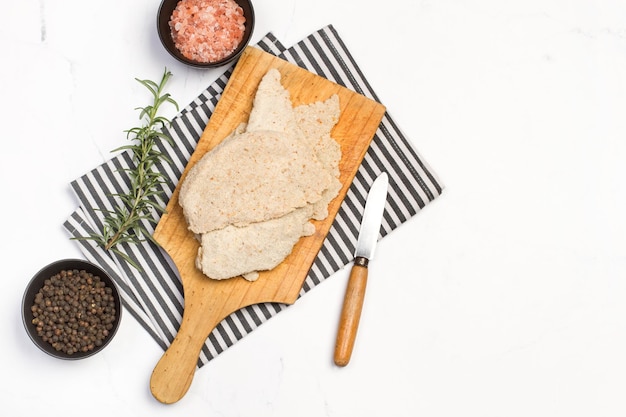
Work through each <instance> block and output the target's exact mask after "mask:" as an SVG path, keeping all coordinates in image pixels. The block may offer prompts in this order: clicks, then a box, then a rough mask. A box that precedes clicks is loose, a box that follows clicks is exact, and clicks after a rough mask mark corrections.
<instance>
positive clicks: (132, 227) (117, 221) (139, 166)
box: [74, 68, 178, 269]
mask: <svg viewBox="0 0 626 417" xmlns="http://www.w3.org/2000/svg"><path fill="white" fill-rule="evenodd" d="M171 76H172V74H171V72H169V71H168V70H167V68H166V69H165V71H164V73H163V76H162V77H161V80H160V82H159V83H156V82H154V81H151V80H141V79H138V78H135V80H137V81H138V82H139V83H140V84H141V85H143V86H144V87H145V88H146V89H147V90H148V91H149V92H150V94H151V95H152V103H151V104H149V105H147V106H145V107H138V108H136V109H135V110H139V119H140V120H143V122H144V124H143V125H142V126H135V127H132V128H130V129H128V130H126V131H125V133H126V137H127V139H129V140H131V141H132V142H133V143H131V144H128V145H123V146H120V147H118V148H116V149H114V150H113V151H112V152H120V151H129V152H131V153H132V160H133V162H134V164H135V166H134V167H130V168H120V172H124V173H126V174H127V175H128V177H129V179H130V189H129V191H128V192H127V193H118V194H112V195H111V196H112V197H114V198H115V199H116V200H117V201H118V202H119V205H118V206H116V207H114V208H113V209H111V210H108V209H103V208H95V210H99V211H100V212H102V213H103V216H104V220H103V228H102V231H101V232H100V233H89V234H88V235H87V236H80V237H76V238H74V239H76V240H92V241H94V242H95V243H97V244H98V245H100V246H102V247H103V248H104V249H106V250H110V251H112V252H113V253H116V254H117V255H119V256H120V257H121V258H122V259H124V260H125V261H126V262H128V263H129V264H130V265H132V266H133V267H134V268H136V269H140V268H139V265H137V263H136V262H134V261H133V260H132V259H131V258H130V257H129V256H128V255H126V254H125V253H124V252H123V251H122V250H120V249H119V248H118V247H117V245H119V244H122V243H124V244H135V243H139V242H143V241H146V240H149V241H151V242H154V243H156V242H155V241H154V239H153V238H152V236H151V234H150V232H149V230H148V229H147V228H146V227H145V226H144V223H148V224H155V223H156V220H155V217H154V214H162V213H164V212H165V207H164V198H165V191H164V189H163V185H165V184H167V183H168V180H167V178H166V177H165V176H164V175H163V174H162V173H160V172H158V170H157V169H156V167H157V166H158V165H159V164H162V163H168V164H170V163H171V160H170V159H169V158H168V157H167V156H166V155H165V154H164V153H162V152H161V151H160V150H159V149H158V147H157V146H158V143H159V142H162V141H165V142H167V143H169V144H173V143H172V140H171V138H170V137H169V136H167V135H166V134H164V133H163V132H162V131H161V130H162V129H163V128H165V127H166V126H169V124H170V121H169V119H167V118H165V117H163V116H159V115H158V114H157V113H158V111H159V109H160V107H161V106H162V105H163V104H165V103H169V104H171V105H173V106H174V107H175V108H176V110H177V111H178V104H177V103H176V101H175V100H174V99H172V97H171V96H170V94H169V93H164V92H163V89H164V88H165V85H166V84H167V81H168V80H169V78H170V77H171Z"/></svg>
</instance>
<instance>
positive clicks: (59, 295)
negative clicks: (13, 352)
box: [31, 270, 118, 355]
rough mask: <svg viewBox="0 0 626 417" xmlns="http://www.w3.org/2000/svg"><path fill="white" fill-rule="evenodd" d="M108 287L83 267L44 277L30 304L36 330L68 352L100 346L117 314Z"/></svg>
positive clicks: (88, 349)
mask: <svg viewBox="0 0 626 417" xmlns="http://www.w3.org/2000/svg"><path fill="white" fill-rule="evenodd" d="M111 292H112V291H111V288H109V287H107V286H106V284H105V283H104V282H103V281H102V280H101V279H100V277H98V276H97V275H94V274H91V273H89V272H86V271H84V270H80V271H79V270H63V271H60V272H59V273H58V274H56V275H54V276H52V277H51V278H50V279H47V280H46V281H45V283H44V285H43V287H42V288H41V289H40V290H39V292H38V293H37V294H36V295H35V301H34V303H33V305H32V307H31V312H32V313H33V317H34V318H33V320H32V323H33V325H35V326H36V330H37V334H38V335H39V336H40V337H41V338H42V340H44V341H45V342H48V343H50V344H51V345H52V347H53V348H54V349H55V350H57V351H62V352H64V353H66V354H67V355H73V354H74V353H78V352H89V351H91V350H93V349H94V348H95V347H96V346H101V345H102V344H103V343H104V341H105V340H106V337H107V336H108V335H109V330H110V329H111V328H112V326H111V323H113V322H114V321H115V319H116V316H117V313H118V312H117V311H116V309H115V303H114V301H113V297H110V294H111Z"/></svg>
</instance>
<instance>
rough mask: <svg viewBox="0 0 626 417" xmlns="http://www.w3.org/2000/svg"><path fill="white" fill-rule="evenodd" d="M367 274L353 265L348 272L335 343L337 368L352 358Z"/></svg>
mask: <svg viewBox="0 0 626 417" xmlns="http://www.w3.org/2000/svg"><path fill="white" fill-rule="evenodd" d="M368 273H369V271H368V269H367V267H365V266H360V265H353V266H352V270H351V271H350V277H349V279H348V285H347V287H346V293H345V295H344V298H343V306H342V308H341V317H340V319H339V327H338V328H337V340H336V342H335V355H334V361H335V365H337V366H346V365H347V364H348V362H350V358H351V357H352V350H353V349H354V342H355V340H356V334H357V331H358V329H359V322H360V321H361V311H363V301H364V300H365V289H366V287H367V278H368Z"/></svg>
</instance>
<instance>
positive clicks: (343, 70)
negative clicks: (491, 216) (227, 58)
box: [64, 26, 442, 366]
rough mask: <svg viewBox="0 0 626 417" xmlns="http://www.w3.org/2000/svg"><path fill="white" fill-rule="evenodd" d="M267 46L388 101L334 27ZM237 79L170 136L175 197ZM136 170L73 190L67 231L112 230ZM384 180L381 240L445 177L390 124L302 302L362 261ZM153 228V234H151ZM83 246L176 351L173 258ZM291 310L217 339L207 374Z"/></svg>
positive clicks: (142, 247) (233, 324) (241, 320)
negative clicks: (111, 212) (372, 206)
mask: <svg viewBox="0 0 626 417" xmlns="http://www.w3.org/2000/svg"><path fill="white" fill-rule="evenodd" d="M257 46H258V47H259V48H261V49H263V50H265V51H267V52H269V53H272V54H274V55H277V56H280V57H281V58H283V59H286V60H287V61H290V62H292V63H295V64H296V65H299V66H301V67H303V68H305V69H307V70H309V71H311V72H313V73H316V74H319V75H321V76H323V77H325V78H327V79H329V80H331V81H334V82H336V83H338V84H341V85H343V86H345V87H347V88H350V89H352V90H353V91H356V92H358V93H360V94H363V95H365V96H367V97H370V98H372V99H375V100H378V99H377V97H376V94H375V93H374V91H373V90H372V88H371V86H370V85H369V84H368V82H367V80H366V79H365V77H364V76H363V74H362V73H361V70H360V69H359V67H358V66H357V64H356V62H355V61H354V59H353V58H352V56H351V55H350V52H349V51H348V49H347V48H346V46H345V45H344V43H343V41H342V40H341V38H340V37H339V35H338V33H337V31H336V30H335V28H334V27H333V26H327V27H324V28H322V29H320V30H319V31H317V32H315V33H313V34H311V35H310V36H308V37H307V38H306V39H304V40H302V41H301V42H299V43H298V44H297V45H295V46H293V47H291V48H289V49H285V48H284V47H283V46H282V45H281V44H280V42H279V41H278V40H277V39H276V38H275V37H274V36H273V35H272V34H271V33H270V34H268V35H267V36H266V37H265V38H264V39H262V40H261V41H260V42H259V44H258V45H257ZM231 73H232V67H231V68H229V69H227V70H226V71H225V73H224V74H223V75H222V76H221V77H219V79H218V80H216V81H215V82H214V83H213V84H212V85H211V86H210V87H208V88H207V89H206V90H205V91H204V92H203V93H202V94H201V95H200V96H198V97H197V98H196V99H195V100H194V101H193V102H192V103H190V104H189V105H188V106H187V107H186V108H185V109H184V110H182V111H181V112H180V113H179V114H178V115H177V116H176V117H175V118H174V119H173V120H172V125H171V127H170V128H169V129H168V130H167V132H166V133H168V134H169V135H170V136H171V137H172V139H173V141H174V144H175V145H174V146H173V147H170V146H169V145H167V144H165V145H163V146H162V149H161V150H162V151H163V152H165V153H166V154H168V156H170V158H171V160H172V164H171V165H167V166H165V165H163V166H160V167H158V169H159V170H160V171H161V172H163V173H164V174H165V175H166V176H167V177H168V178H169V180H170V183H169V184H167V185H166V186H165V187H166V188H165V189H164V191H165V193H166V195H167V196H168V197H169V196H171V194H172V192H173V190H174V188H175V187H176V184H177V182H178V179H179V178H180V176H181V174H182V172H183V170H184V168H185V166H186V164H187V161H188V160H189V157H190V156H191V154H192V153H193V151H194V149H195V146H196V144H197V142H198V140H199V138H200V136H201V134H202V132H203V130H204V128H205V126H206V124H207V123H208V120H209V118H210V117H211V114H212V112H213V110H214V109H215V106H216V104H217V102H218V100H219V99H220V96H221V94H222V92H223V90H224V88H225V86H226V84H227V82H228V79H229V76H230V75H231ZM132 164H133V162H132V159H131V155H130V153H128V152H127V153H121V154H119V155H117V156H115V157H114V158H113V159H111V160H110V161H108V162H106V163H104V164H103V165H101V166H99V167H97V168H96V169H94V170H92V171H91V172H88V173H87V174H85V175H84V176H82V177H80V178H78V179H77V180H75V181H73V182H72V184H71V187H72V189H73V190H74V192H75V193H76V196H77V197H78V199H79V201H80V207H79V208H78V209H77V210H76V211H75V212H74V213H72V215H71V216H70V217H69V218H68V219H67V221H66V222H65V223H64V227H65V229H66V230H67V231H68V232H69V234H70V235H71V236H72V237H80V236H87V235H88V234H89V233H90V232H91V231H93V230H101V229H102V225H103V218H102V213H101V211H100V210H98V209H102V208H107V209H109V208H112V207H114V206H115V205H116V204H117V202H116V200H115V197H112V196H113V195H115V194H119V193H123V192H126V191H127V190H128V188H129V180H128V177H127V175H126V174H125V172H124V169H125V168H128V167H131V166H132ZM381 172H387V173H388V174H389V179H390V188H389V195H388V198H387V205H386V208H385V214H384V219H383V225H382V228H381V237H384V236H385V235H387V234H388V233H389V232H391V231H392V230H393V229H395V228H396V227H398V226H400V225H401V224H402V223H403V222H405V221H406V220H408V219H409V218H410V217H412V216H413V215H415V214H416V213H417V212H418V211H419V210H420V209H421V208H423V207H424V206H425V205H426V204H428V203H429V202H431V201H433V200H434V199H435V198H436V197H438V196H439V195H440V194H441V192H442V185H441V184H440V182H439V180H438V179H437V176H436V175H435V174H434V173H433V171H432V170H431V169H430V168H429V166H428V165H427V164H426V163H425V162H424V160H423V159H422V158H421V157H420V156H419V155H418V153H417V152H416V151H415V149H414V148H413V147H412V146H411V144H410V143H409V141H408V140H407V139H406V138H405V136H404V135H403V133H402V132H401V131H400V129H399V128H398V126H397V125H396V124H395V123H394V121H393V119H392V118H391V117H390V115H389V114H385V116H384V118H383V121H382V123H381V124H380V126H379V129H378V131H377V132H376V135H375V137H374V139H373V141H372V144H371V146H370V149H369V150H368V152H367V154H366V156H365V159H364V160H363V163H362V165H361V167H360V168H359V170H358V173H357V175H356V177H355V179H354V182H353V184H352V185H351V187H350V189H349V192H348V194H347V196H346V198H345V200H344V202H343V204H342V206H341V208H340V211H339V213H338V214H337V217H336V219H335V222H334V223H333V226H332V228H331V230H330V233H329V234H328V237H327V239H326V241H325V242H324V245H323V247H322V249H321V251H320V253H319V255H318V256H317V258H316V260H315V262H314V264H313V266H312V268H311V270H310V272H309V274H308V276H307V278H306V281H305V282H304V285H303V287H302V290H301V292H300V296H302V295H304V294H305V293H306V292H308V291H309V290H310V289H312V288H313V287H315V286H316V285H317V284H319V283H320V282H322V281H323V280H324V279H326V278H328V277H329V276H331V275H332V274H333V273H334V272H336V271H338V270H339V269H341V268H343V267H344V266H345V265H346V264H348V263H349V262H351V261H352V258H353V252H354V245H355V242H356V240H357V233H358V230H359V225H360V220H361V214H362V212H363V207H364V205H365V199H366V197H367V192H368V190H369V187H370V184H371V183H372V182H373V181H374V179H375V178H376V177H377V176H378V174H379V173H381ZM146 227H147V228H148V230H151V231H152V230H153V227H152V226H151V225H149V224H147V225H146ZM76 242H77V243H78V244H79V245H80V249H81V251H82V252H83V254H84V255H85V257H86V258H87V259H88V260H90V261H91V262H94V263H96V264H98V265H100V266H101V267H102V268H103V269H105V270H106V271H108V272H109V273H110V274H111V275H112V276H113V278H114V279H115V281H116V282H117V284H118V286H119V289H120V292H121V294H122V296H123V304H124V306H125V310H127V311H128V312H129V313H130V314H131V315H132V316H133V317H135V319H136V320H138V322H139V323H140V324H141V325H142V326H143V327H144V328H145V329H146V331H148V332H149V333H150V335H151V336H152V337H153V338H154V339H155V341H156V342H157V343H158V344H159V345H160V346H161V347H162V348H163V349H166V348H167V347H168V346H169V344H170V343H171V342H172V340H173V339H174V336H175V335H176V332H177V330H178V328H179V326H180V322H181V318H182V313H183V306H184V298H183V291H182V284H181V282H180V279H179V277H178V276H177V273H176V268H175V267H174V266H173V265H172V263H171V261H170V260H169V258H168V256H167V255H166V254H165V253H163V252H162V251H161V249H160V248H158V247H157V246H155V245H153V244H151V243H149V242H144V243H142V244H137V245H126V246H123V248H122V250H123V251H124V252H125V253H126V254H127V255H128V256H130V257H131V258H132V259H134V260H135V261H136V262H137V263H138V264H139V265H140V266H141V269H142V271H141V272H140V271H138V270H137V269H135V268H133V267H132V266H130V265H128V263H127V262H125V261H124V260H123V259H122V258H121V257H119V256H116V255H114V254H112V253H109V252H106V251H104V250H103V249H102V248H100V247H98V246H97V245H96V244H94V243H93V242H91V241H88V240H76ZM285 307H286V306H285V305H282V304H277V303H264V304H257V305H253V306H250V307H247V308H244V309H242V310H240V311H237V312H235V313H233V314H231V315H230V316H229V317H227V318H226V319H225V320H223V321H222V322H221V323H220V324H219V325H218V326H217V328H216V329H215V330H214V331H213V332H212V333H211V334H210V336H209V338H208V339H207V341H206V343H205V345H204V348H203V349H202V352H201V355H200V358H199V362H198V366H202V365H204V364H206V363H207V362H208V361H210V360H211V359H212V358H214V357H215V356H217V355H218V354H219V353H221V352H222V351H224V350H225V349H227V348H228V347H229V346H231V345H232V344H234V343H235V342H237V341H238V340H240V339H242V338H243V337H244V336H245V335H247V334H248V333H250V332H251V331H253V330H254V329H256V328H257V327H258V326H260V325H261V324H262V323H264V322H266V321H267V320H269V319H270V318H271V317H273V316H274V315H275V314H277V313H278V312H280V311H281V310H283V309H284V308H285Z"/></svg>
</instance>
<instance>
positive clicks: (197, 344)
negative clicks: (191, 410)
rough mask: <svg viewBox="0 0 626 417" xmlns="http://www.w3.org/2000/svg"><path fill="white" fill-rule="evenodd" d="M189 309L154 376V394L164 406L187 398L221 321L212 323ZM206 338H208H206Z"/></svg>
mask: <svg viewBox="0 0 626 417" xmlns="http://www.w3.org/2000/svg"><path fill="white" fill-rule="evenodd" d="M192 310H193V309H187V308H186V309H185V310H184V312H183V319H182V323H181V326H180V328H179V330H178V333H177V334H176V337H175V338H174V340H173V341H172V344H171V345H170V346H169V348H168V349H167V350H166V351H165V353H164V354H163V356H162V357H161V359H160V360H159V362H158V363H157V364H156V366H155V368H154V370H153V371H152V376H151V377H150V391H151V392H152V395H153V396H154V398H156V399H157V400H159V401H160V402H162V403H164V404H172V403H175V402H177V401H178V400H180V399H181V398H183V396H184V395H185V394H186V393H187V390H188V389H189V387H190V386H191V382H192V381H193V376H194V374H195V372H196V368H197V365H198V358H199V356H200V351H201V350H202V347H203V346H204V342H205V341H206V339H207V337H208V336H209V334H210V333H211V331H212V330H213V329H214V328H215V326H217V324H218V323H219V321H218V322H217V323H216V322H211V320H207V317H204V316H203V315H202V314H199V312H195V313H194V312H193V311H192ZM203 336H204V337H203Z"/></svg>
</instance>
